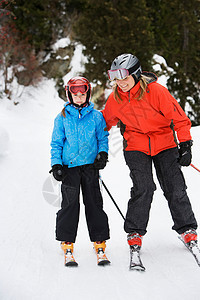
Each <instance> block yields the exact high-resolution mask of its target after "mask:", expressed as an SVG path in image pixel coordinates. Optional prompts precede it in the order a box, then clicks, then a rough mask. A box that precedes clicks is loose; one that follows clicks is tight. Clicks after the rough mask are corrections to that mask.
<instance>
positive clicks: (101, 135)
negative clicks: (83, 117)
mask: <svg viewBox="0 0 200 300" xmlns="http://www.w3.org/2000/svg"><path fill="white" fill-rule="evenodd" d="M96 120H97V130H96V134H97V143H98V153H99V152H101V151H105V152H107V153H108V136H109V133H108V131H107V130H106V122H105V120H104V117H103V114H102V113H101V112H99V117H98V118H97V119H96Z"/></svg>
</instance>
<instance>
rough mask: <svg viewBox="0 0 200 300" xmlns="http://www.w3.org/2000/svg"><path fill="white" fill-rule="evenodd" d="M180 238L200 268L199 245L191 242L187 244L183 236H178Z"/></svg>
mask: <svg viewBox="0 0 200 300" xmlns="http://www.w3.org/2000/svg"><path fill="white" fill-rule="evenodd" d="M178 238H179V239H180V240H181V241H182V242H183V244H184V245H185V247H186V248H187V249H188V250H189V251H190V252H191V253H192V255H193V256H194V258H195V260H196V262H197V264H198V266H199V267H200V249H199V247H198V245H197V242H196V241H191V242H189V243H185V242H184V240H183V239H182V237H181V236H178Z"/></svg>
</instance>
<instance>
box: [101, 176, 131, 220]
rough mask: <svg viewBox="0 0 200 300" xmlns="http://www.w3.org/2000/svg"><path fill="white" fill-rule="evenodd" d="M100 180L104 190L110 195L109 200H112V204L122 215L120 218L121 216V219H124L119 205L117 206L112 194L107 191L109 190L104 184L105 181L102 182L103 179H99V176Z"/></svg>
mask: <svg viewBox="0 0 200 300" xmlns="http://www.w3.org/2000/svg"><path fill="white" fill-rule="evenodd" d="M100 180H101V182H102V184H103V186H104V188H105V190H106V192H107V193H108V195H109V196H110V198H111V200H112V201H113V203H114V205H115V206H116V208H117V210H118V212H119V213H120V215H121V216H122V218H123V219H124V221H125V218H124V216H123V214H122V212H121V210H120V209H119V206H118V205H117V203H116V202H115V200H114V198H113V196H112V195H111V193H110V192H109V190H108V188H107V186H106V185H105V183H104V181H103V180H102V179H101V177H100Z"/></svg>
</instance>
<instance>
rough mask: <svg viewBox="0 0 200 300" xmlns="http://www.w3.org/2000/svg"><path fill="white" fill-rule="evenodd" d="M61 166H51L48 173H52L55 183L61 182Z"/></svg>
mask: <svg viewBox="0 0 200 300" xmlns="http://www.w3.org/2000/svg"><path fill="white" fill-rule="evenodd" d="M62 169H63V166H62V165H54V166H52V169H51V171H50V172H49V173H51V172H52V173H53V177H54V178H55V179H56V180H57V181H62V175H63V171H62Z"/></svg>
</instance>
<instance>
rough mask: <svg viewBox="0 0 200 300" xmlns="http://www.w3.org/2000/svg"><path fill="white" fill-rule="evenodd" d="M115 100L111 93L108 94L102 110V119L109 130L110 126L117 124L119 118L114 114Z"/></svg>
mask: <svg viewBox="0 0 200 300" xmlns="http://www.w3.org/2000/svg"><path fill="white" fill-rule="evenodd" d="M116 104H117V103H116V100H115V99H114V96H113V93H111V94H110V96H109V97H108V100H107V102H106V105H105V108H104V109H103V110H102V113H103V116H104V119H105V121H106V126H107V130H110V129H111V127H112V126H115V125H117V123H118V121H119V118H118V117H117V116H116V107H117V105H116Z"/></svg>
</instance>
